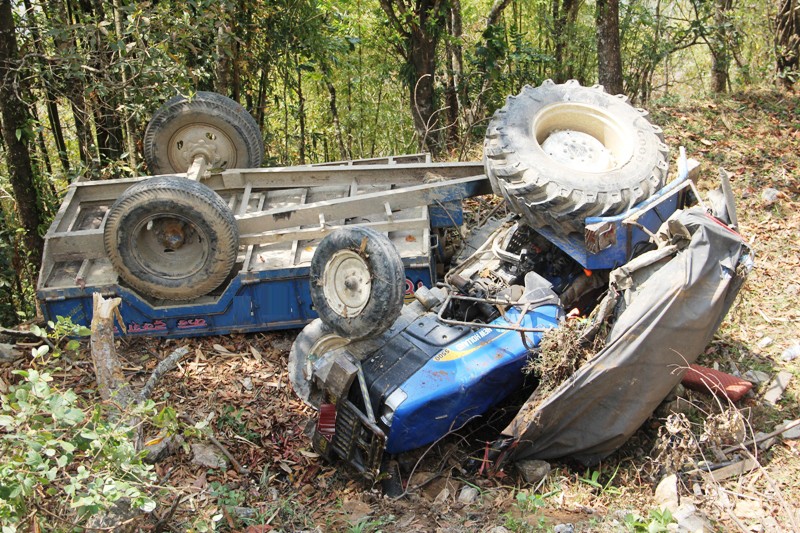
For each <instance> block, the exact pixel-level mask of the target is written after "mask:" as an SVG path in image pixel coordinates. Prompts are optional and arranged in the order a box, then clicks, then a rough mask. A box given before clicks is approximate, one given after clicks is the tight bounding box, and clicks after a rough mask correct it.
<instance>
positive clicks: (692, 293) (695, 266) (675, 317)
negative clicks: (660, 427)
mask: <svg viewBox="0 0 800 533" xmlns="http://www.w3.org/2000/svg"><path fill="white" fill-rule="evenodd" d="M676 222H677V223H676ZM687 230H688V231H687ZM659 238H660V239H659V240H660V241H661V243H662V244H661V247H660V248H659V249H657V250H653V251H652V252H647V253H645V254H643V255H642V256H639V258H637V259H635V260H633V261H632V262H630V263H628V265H626V266H625V267H622V268H620V269H617V270H615V271H614V272H612V275H611V287H612V290H611V291H609V293H610V294H614V293H615V292H617V291H615V290H613V289H614V288H616V289H618V294H619V298H618V299H619V302H618V303H617V306H616V309H617V313H618V316H617V318H616V322H615V323H614V325H613V327H612V329H611V331H610V332H609V335H608V338H607V340H606V345H605V347H604V348H603V349H602V350H601V351H599V352H598V353H597V354H596V355H595V356H594V357H592V358H591V359H590V360H589V361H588V362H587V363H585V364H584V365H583V366H582V367H581V368H580V369H579V370H578V371H577V372H576V373H575V374H574V375H573V376H572V377H571V378H570V379H569V380H567V382H565V383H563V384H562V385H561V386H560V387H559V388H558V389H556V390H555V391H554V392H553V393H552V394H551V395H550V396H549V397H547V398H546V399H544V400H543V401H541V400H539V399H536V393H535V392H534V394H533V396H531V399H529V400H528V402H526V404H525V405H524V406H523V407H522V409H521V410H520V412H519V414H518V415H517V417H516V418H515V419H514V420H513V422H512V423H511V424H510V425H509V426H508V427H507V428H506V429H505V431H504V436H507V437H511V442H512V445H511V446H510V447H509V448H508V453H507V454H506V457H505V458H504V459H510V460H519V459H524V458H539V459H554V458H563V457H572V458H574V459H577V460H579V461H581V462H583V463H585V464H593V463H596V462H598V461H600V460H602V459H603V458H604V457H606V456H607V455H609V454H611V453H612V452H614V451H615V450H616V449H617V448H619V447H620V446H621V445H622V444H623V443H624V442H625V441H626V440H627V439H628V438H629V437H630V436H631V435H632V434H633V433H634V432H635V431H636V430H637V429H638V428H639V426H640V425H641V424H642V423H643V422H644V421H645V420H646V419H647V418H648V417H649V416H650V415H651V414H652V413H653V411H654V410H655V408H656V407H657V406H658V404H659V403H660V402H661V401H662V400H663V399H664V398H665V397H666V396H667V395H668V394H669V392H670V390H672V388H673V387H674V386H675V385H676V384H678V383H679V382H680V380H681V377H682V375H683V371H684V369H685V368H686V367H687V366H688V364H689V363H692V362H694V361H695V359H696V358H697V356H698V355H699V354H700V353H701V352H702V351H703V350H704V349H705V347H706V345H707V344H708V342H709V341H710V340H711V338H712V337H713V335H714V333H715V331H716V330H717V328H718V327H719V324H720V323H721V321H722V319H723V318H724V316H725V314H726V313H727V311H728V309H729V308H730V306H731V304H732V303H733V300H734V298H735V296H736V294H737V293H738V291H739V288H740V287H741V284H742V282H743V280H744V277H745V276H746V274H747V271H748V270H749V265H750V264H751V259H750V255H749V249H748V248H747V246H746V245H745V244H744V243H743V241H742V238H741V236H739V235H738V234H737V233H734V232H733V231H731V230H730V229H728V228H727V227H726V226H724V225H722V224H720V223H719V222H718V221H716V220H714V219H712V218H711V217H709V216H707V215H706V214H705V213H704V211H703V210H702V209H699V208H695V209H690V210H686V211H683V212H678V213H677V214H676V216H675V217H673V220H671V221H670V222H669V223H665V224H664V226H662V229H661V230H660V231H659ZM688 239H690V240H688Z"/></svg>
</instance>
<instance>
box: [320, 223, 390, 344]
mask: <svg viewBox="0 0 800 533" xmlns="http://www.w3.org/2000/svg"><path fill="white" fill-rule="evenodd" d="M404 292H405V271H404V269H403V261H402V260H401V259H400V255H399V254H398V253H397V250H396V249H395V247H394V245H393V244H392V243H391V241H390V240H389V239H388V237H386V236H385V235H383V234H382V233H378V232H376V231H374V230H372V229H369V228H364V227H359V226H354V227H345V228H340V229H337V230H335V231H334V232H332V233H331V234H329V235H328V236H326V237H325V238H324V239H322V242H320V244H319V246H318V247H317V250H316V251H315V252H314V257H313V258H312V260H311V300H312V302H313V303H314V309H315V310H316V312H317V313H318V314H319V316H320V318H321V319H322V321H323V322H325V324H326V325H327V326H328V327H329V328H331V330H333V331H334V332H336V333H337V334H339V335H341V336H342V337H347V338H349V339H353V340H356V339H364V338H367V337H373V336H375V335H379V334H380V333H383V332H384V331H385V330H386V329H388V328H389V327H390V326H391V325H392V324H393V323H394V321H395V320H396V319H397V317H398V316H399V315H400V311H401V309H402V308H403V293H404Z"/></svg>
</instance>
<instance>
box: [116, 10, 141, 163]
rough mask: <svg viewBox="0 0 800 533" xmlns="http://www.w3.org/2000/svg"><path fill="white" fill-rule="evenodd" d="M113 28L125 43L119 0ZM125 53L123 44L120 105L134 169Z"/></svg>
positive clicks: (134, 151) (131, 120)
mask: <svg viewBox="0 0 800 533" xmlns="http://www.w3.org/2000/svg"><path fill="white" fill-rule="evenodd" d="M113 5H114V28H115V29H116V31H117V40H118V41H119V42H122V43H125V34H124V32H123V30H122V22H123V18H122V17H123V13H122V4H121V2H120V0H114V3H113ZM126 55H127V52H126V48H125V47H124V46H123V47H121V48H120V50H119V59H120V61H121V62H123V64H122V65H121V67H122V68H121V69H120V71H121V72H122V106H120V109H121V113H122V117H123V122H124V123H125V147H126V151H127V152H128V161H129V162H130V167H131V168H132V169H134V171H135V170H136V167H137V166H138V162H137V160H136V159H137V158H136V139H135V138H134V132H133V117H132V116H131V113H130V112H129V111H128V110H127V109H126V108H125V106H126V105H127V104H128V102H129V101H130V97H129V95H128V66H127V65H126V64H125V63H124V61H125V56H126Z"/></svg>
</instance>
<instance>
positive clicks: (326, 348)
mask: <svg viewBox="0 0 800 533" xmlns="http://www.w3.org/2000/svg"><path fill="white" fill-rule="evenodd" d="M349 342H350V341H349V340H348V339H345V338H344V337H340V336H339V335H337V334H336V333H334V332H333V331H331V329H330V328H329V327H328V326H326V325H325V323H324V322H322V320H320V319H316V320H314V321H313V322H311V323H310V324H309V325H307V326H306V327H305V328H303V330H302V331H301V332H300V333H299V334H298V335H297V338H296V339H295V341H294V343H293V344H292V349H291V350H290V351H289V382H290V383H291V384H292V388H293V389H294V392H295V393H296V394H297V396H299V397H300V399H301V400H303V402H305V403H306V404H307V405H309V406H310V407H313V408H314V409H319V404H320V402H321V400H322V398H321V391H320V390H319V389H318V387H317V386H316V385H315V384H314V383H313V380H312V378H313V376H312V372H313V365H314V363H315V362H316V361H317V360H318V359H319V358H320V357H323V356H324V355H325V354H326V353H328V352H330V351H332V350H335V349H337V348H341V347H342V346H346V345H347V344H348V343H349Z"/></svg>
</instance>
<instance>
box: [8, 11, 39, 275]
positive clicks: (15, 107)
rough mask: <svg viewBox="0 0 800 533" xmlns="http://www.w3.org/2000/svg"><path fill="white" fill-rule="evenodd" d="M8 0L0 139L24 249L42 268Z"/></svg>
mask: <svg viewBox="0 0 800 533" xmlns="http://www.w3.org/2000/svg"><path fill="white" fill-rule="evenodd" d="M14 32H15V29H14V15H13V12H12V9H11V0H0V112H2V117H3V138H4V139H5V141H6V164H7V166H8V173H9V179H10V181H11V187H12V190H13V191H14V199H15V200H16V206H17V213H18V214H19V219H20V223H21V224H22V227H23V229H24V231H25V247H26V248H27V249H28V252H29V253H30V256H31V261H32V262H33V263H34V264H35V265H36V266H37V270H38V266H39V265H41V260H42V250H43V248H44V240H43V239H42V237H41V236H40V235H39V225H40V224H41V222H42V218H41V213H40V211H39V205H38V201H37V194H36V187H35V185H34V178H33V168H32V166H31V158H30V152H29V151H28V146H27V144H26V143H27V139H26V134H25V132H26V129H27V126H28V116H27V113H26V109H27V107H26V106H25V104H24V103H23V102H20V101H19V100H18V99H17V93H18V90H15V89H16V88H17V86H18V83H19V80H18V79H17V77H16V73H17V54H18V52H17V38H16V35H15V33H14Z"/></svg>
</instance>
